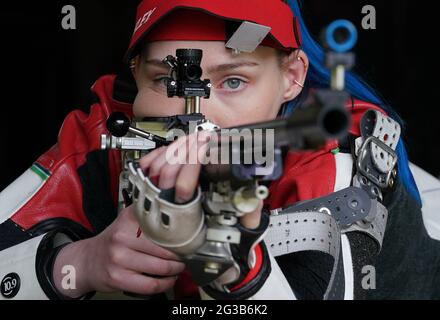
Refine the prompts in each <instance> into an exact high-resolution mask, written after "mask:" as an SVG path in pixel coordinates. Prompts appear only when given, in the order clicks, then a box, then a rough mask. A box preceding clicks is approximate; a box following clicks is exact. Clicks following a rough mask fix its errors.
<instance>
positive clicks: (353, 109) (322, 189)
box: [265, 100, 383, 210]
mask: <svg viewBox="0 0 440 320" xmlns="http://www.w3.org/2000/svg"><path fill="white" fill-rule="evenodd" d="M347 109H348V110H349V112H350V113H351V119H352V125H351V128H350V130H349V132H350V133H351V134H353V135H355V136H360V121H361V119H362V116H363V115H364V114H365V112H367V111H368V110H370V109H375V110H378V111H381V112H383V111H382V109H380V108H379V107H377V106H375V105H373V104H370V103H366V102H362V101H359V100H355V101H354V103H351V102H350V103H349V104H347ZM337 147H338V143H337V142H336V141H330V142H328V143H327V144H326V145H325V146H324V147H323V148H322V149H321V150H318V151H313V152H301V153H293V152H289V153H288V154H287V156H286V158H285V164H284V173H283V176H282V177H281V178H280V179H278V180H277V181H275V182H273V183H272V184H271V186H270V188H269V191H270V195H269V198H267V199H266V201H265V204H266V206H267V207H269V208H270V209H271V210H273V209H279V208H283V207H286V206H288V205H292V204H294V203H296V202H298V201H305V200H311V199H315V198H319V197H323V196H326V195H328V194H330V193H332V192H334V187H335V178H336V162H335V157H334V156H333V154H332V150H334V149H336V148H337Z"/></svg>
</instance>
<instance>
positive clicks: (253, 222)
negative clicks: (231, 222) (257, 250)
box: [240, 200, 263, 230]
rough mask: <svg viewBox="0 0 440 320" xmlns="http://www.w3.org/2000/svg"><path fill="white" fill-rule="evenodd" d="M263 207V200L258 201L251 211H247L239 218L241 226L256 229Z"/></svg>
mask: <svg viewBox="0 0 440 320" xmlns="http://www.w3.org/2000/svg"><path fill="white" fill-rule="evenodd" d="M262 209H263V200H261V201H260V204H259V206H258V208H257V210H255V211H254V212H252V213H248V214H246V215H244V216H243V217H241V218H240V223H241V224H242V225H243V227H245V228H247V229H251V230H253V229H257V228H258V227H259V226H260V220H261V210H262Z"/></svg>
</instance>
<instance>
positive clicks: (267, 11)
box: [127, 0, 300, 56]
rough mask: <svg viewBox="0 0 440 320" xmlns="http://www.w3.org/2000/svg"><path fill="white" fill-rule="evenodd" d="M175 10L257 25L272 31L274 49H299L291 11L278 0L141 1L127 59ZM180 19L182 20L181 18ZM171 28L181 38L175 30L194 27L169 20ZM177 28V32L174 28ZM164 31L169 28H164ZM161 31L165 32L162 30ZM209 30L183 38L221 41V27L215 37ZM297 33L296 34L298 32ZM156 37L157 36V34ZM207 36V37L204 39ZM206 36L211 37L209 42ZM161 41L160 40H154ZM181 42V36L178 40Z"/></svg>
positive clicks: (191, 22) (166, 26) (214, 22)
mask: <svg viewBox="0 0 440 320" xmlns="http://www.w3.org/2000/svg"><path fill="white" fill-rule="evenodd" d="M178 9H192V10H197V11H203V12H206V13H209V14H210V15H212V16H216V17H220V18H222V19H224V20H233V21H250V22H254V23H258V24H261V25H264V26H268V27H270V28H271V31H270V34H271V35H272V38H273V39H274V40H275V41H276V43H277V47H280V48H286V49H288V48H292V49H295V48H298V47H299V46H300V42H299V41H300V40H299V39H296V36H295V32H294V25H293V24H294V20H295V19H294V17H293V14H292V11H291V10H290V7H289V6H288V5H287V4H285V3H283V2H282V1H279V0H248V1H236V0H222V1H206V0H167V1H163V0H144V1H142V2H141V4H140V5H139V6H138V10H137V15H136V25H135V30H134V33H133V36H132V39H131V41H130V45H129V49H128V52H127V56H130V53H131V51H132V50H133V49H134V48H135V47H136V46H137V45H138V44H139V42H140V41H141V40H142V39H143V38H144V36H145V35H146V34H147V33H148V32H150V31H151V30H152V28H153V27H156V26H158V25H159V21H160V22H161V20H162V19H163V18H164V17H165V16H167V15H169V14H171V12H173V11H174V10H178ZM182 17H183V16H182ZM205 22H206V21H205ZM167 23H170V24H171V25H172V26H173V27H172V28H170V30H171V31H173V30H174V31H176V30H177V34H181V35H183V34H184V33H183V32H180V31H179V30H178V29H179V28H182V29H183V30H185V23H189V24H190V25H193V21H191V19H185V21H184V23H182V22H181V20H180V19H179V22H177V21H176V22H173V21H171V20H168V21H167ZM217 23H218V21H213V22H212V23H211V22H209V24H208V26H212V25H215V24H217ZM177 25H178V27H177V28H176V26H177ZM165 28H168V25H167V24H165ZM165 28H164V29H165ZM207 29H208V30H206V31H204V30H197V31H194V29H193V28H191V29H188V30H191V32H189V33H188V34H186V36H187V37H189V38H187V39H185V40H191V39H194V36H193V34H192V32H196V33H197V34H198V35H201V37H200V38H198V37H196V40H224V35H223V36H222V37H221V39H219V37H218V33H217V32H220V31H218V30H224V27H222V28H221V29H218V30H217V31H216V32H215V34H214V35H213V34H211V33H212V28H207ZM297 30H298V33H299V29H297ZM160 33H161V34H162V35H165V34H166V37H165V38H166V39H169V40H178V39H176V38H171V39H170V37H169V34H170V33H169V32H167V31H161V32H160ZM158 34H159V33H158ZM207 36H208V37H207ZM209 36H214V38H213V39H210V38H209ZM156 39H160V37H156ZM179 40H182V36H180V37H179Z"/></svg>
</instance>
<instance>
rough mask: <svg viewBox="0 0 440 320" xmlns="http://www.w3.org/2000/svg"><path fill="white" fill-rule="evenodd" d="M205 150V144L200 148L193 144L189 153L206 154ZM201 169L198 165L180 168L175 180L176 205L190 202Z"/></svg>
mask: <svg viewBox="0 0 440 320" xmlns="http://www.w3.org/2000/svg"><path fill="white" fill-rule="evenodd" d="M206 150H207V144H203V145H202V146H201V147H200V144H199V143H195V144H194V145H193V148H192V149H191V150H190V152H191V153H196V154H199V153H200V152H206ZM201 167H202V166H201V164H200V163H197V164H187V165H184V166H182V168H181V169H180V171H179V174H178V176H177V179H176V199H175V201H176V202H177V203H184V202H187V201H189V200H191V198H192V197H193V195H194V191H195V190H196V188H197V185H198V183H199V176H200V170H201Z"/></svg>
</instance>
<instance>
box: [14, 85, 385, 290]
mask: <svg viewBox="0 0 440 320" xmlns="http://www.w3.org/2000/svg"><path fill="white" fill-rule="evenodd" d="M114 79H115V77H114V76H105V77H102V78H101V79H99V80H98V81H97V82H96V83H95V85H94V86H93V91H94V92H95V93H96V94H97V96H98V98H99V100H100V102H99V103H96V104H94V105H93V106H92V107H91V111H90V114H88V115H87V114H85V113H84V112H81V111H73V112H71V113H70V114H69V115H68V116H67V117H66V119H65V121H64V124H63V127H62V128H61V130H60V133H59V137H58V143H57V145H55V146H54V147H53V148H51V149H50V150H49V151H48V152H46V153H45V154H44V155H42V156H41V157H40V158H39V159H38V161H37V163H38V164H40V165H41V166H42V167H44V168H45V169H47V170H48V171H49V172H50V173H51V176H50V178H49V179H48V180H47V181H46V183H45V184H44V185H43V187H42V188H41V189H40V190H39V191H38V192H37V193H36V194H35V195H34V196H33V197H32V199H31V200H29V201H28V202H27V203H26V204H25V205H24V206H23V207H22V208H21V209H20V210H19V211H18V212H16V213H15V214H14V215H13V216H12V220H13V221H14V222H15V223H16V224H17V225H19V226H21V227H22V228H23V229H29V228H31V227H32V226H34V225H35V224H37V223H39V222H42V221H44V220H47V219H50V218H56V217H64V218H68V219H71V220H73V221H75V222H77V223H79V224H81V225H82V226H84V227H86V228H88V229H89V230H91V225H90V223H89V222H88V221H87V218H86V216H85V214H84V212H83V209H82V190H81V183H80V180H79V177H78V174H77V169H78V167H79V166H81V165H83V164H84V163H85V160H86V155H87V153H89V152H90V151H93V150H97V149H99V147H100V143H99V137H100V135H101V134H108V132H107V130H106V128H105V122H106V119H107V117H108V115H109V114H110V113H111V112H114V111H121V112H125V113H126V114H127V115H128V116H132V113H131V112H132V111H131V105H129V104H125V103H120V102H118V101H114V100H113V99H112V98H111V97H112V94H113V82H114ZM347 108H349V110H350V111H351V113H352V120H353V123H352V127H351V129H350V133H352V134H354V135H356V136H359V134H360V133H359V122H360V119H361V118H362V116H363V114H364V113H365V112H366V111H367V110H369V109H376V110H380V111H381V109H379V108H378V107H376V106H374V105H372V104H368V103H364V102H361V101H355V102H354V104H350V105H349V106H347ZM336 147H337V143H336V142H329V143H328V144H327V145H326V146H325V147H324V148H322V149H321V150H318V151H315V152H305V153H289V154H288V155H287V157H286V161H285V169H284V175H283V176H282V177H281V178H280V179H279V180H278V181H276V182H274V183H273V184H272V185H271V187H270V191H271V194H270V197H269V199H267V201H266V204H267V205H268V206H270V208H272V209H274V208H280V207H285V206H287V205H289V204H293V203H295V202H297V201H303V200H310V199H313V198H317V197H321V196H324V195H327V194H330V193H331V192H333V189H334V183H335V175H336V172H335V169H336V168H335V160H334V156H333V155H332V153H331V151H332V150H333V149H335V148H336ZM120 170H121V163H120V154H119V152H117V151H111V152H110V153H109V175H110V177H111V188H112V195H113V201H114V202H115V203H116V201H117V196H118V194H117V193H118V188H117V185H118V184H117V183H118V176H119V172H120ZM258 248H259V247H257V250H258ZM257 256H258V254H257ZM260 256H261V255H260ZM258 265H261V264H258V263H257V264H256V266H255V268H254V269H252V271H251V273H250V274H249V275H247V277H246V281H248V280H251V279H252V278H253V277H254V276H255V274H257V269H258V268H259V267H258ZM258 270H259V269H258ZM175 290H176V291H175V292H176V297H180V298H183V297H198V290H197V287H196V286H195V285H194V282H193V281H192V279H191V276H190V275H189V272H188V271H185V272H184V273H182V274H181V276H180V277H179V279H178V280H177V283H176V286H175Z"/></svg>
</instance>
